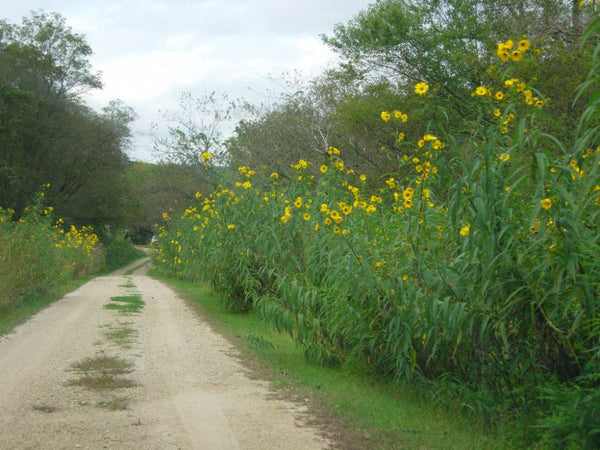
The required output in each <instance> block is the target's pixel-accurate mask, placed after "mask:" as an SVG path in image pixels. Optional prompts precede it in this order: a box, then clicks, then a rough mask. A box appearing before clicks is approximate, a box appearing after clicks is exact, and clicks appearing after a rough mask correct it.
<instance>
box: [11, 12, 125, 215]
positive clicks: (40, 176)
mask: <svg viewBox="0 0 600 450" xmlns="http://www.w3.org/2000/svg"><path fill="white" fill-rule="evenodd" d="M91 53H92V50H91V48H90V47H89V46H88V45H87V43H86V42H85V39H84V37H83V36H81V35H79V34H76V33H73V31H72V30H71V28H70V27H68V26H67V25H66V23H65V20H64V18H63V17H62V16H60V15H58V14H46V13H42V12H39V13H32V15H31V16H30V17H26V18H24V19H23V23H22V24H21V25H13V24H9V23H7V22H5V21H1V20H0V205H2V206H3V207H4V208H11V209H13V210H14V211H15V217H16V218H18V217H20V216H21V215H22V214H23V212H24V208H25V207H26V205H28V204H29V202H30V200H31V198H32V197H33V196H34V195H35V193H36V192H37V191H38V190H39V189H40V188H41V187H42V186H43V185H45V184H46V183H50V184H51V186H52V187H51V188H50V189H48V191H47V197H48V199H49V202H50V204H52V205H54V207H55V208H56V212H57V213H58V214H60V215H61V216H62V217H64V219H65V220H67V221H70V222H73V223H76V224H79V225H82V224H103V223H113V224H118V223H123V222H125V221H126V220H127V219H129V217H128V209H129V208H128V204H127V185H126V183H125V179H124V176H123V174H124V170H125V169H126V167H127V163H128V161H127V157H126V156H125V153H124V150H125V148H126V146H127V143H128V139H129V128H128V125H129V123H130V122H131V121H132V120H133V118H134V113H133V111H132V110H131V109H130V108H128V107H126V106H124V105H123V104H121V103H120V102H118V101H114V102H111V103H110V104H109V105H108V106H107V107H106V108H104V109H103V111H102V112H100V113H98V112H96V111H94V110H92V109H91V108H89V107H87V106H85V105H84V104H83V103H82V101H81V95H82V94H83V93H85V92H87V91H89V90H90V89H98V88H100V87H101V82H100V78H99V75H98V74H95V73H93V72H92V71H91V67H90V63H89V60H88V58H89V56H90V55H91Z"/></svg>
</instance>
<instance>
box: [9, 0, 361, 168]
mask: <svg viewBox="0 0 600 450" xmlns="http://www.w3.org/2000/svg"><path fill="white" fill-rule="evenodd" d="M371 2H372V0H196V1H194V0H122V1H119V0H79V1H72V0H71V1H69V0H0V17H1V18H3V19H6V20H8V21H9V22H11V23H16V24H20V23H21V19H22V17H23V16H28V15H29V14H30V12H31V11H34V10H40V9H41V10H44V11H46V12H57V13H60V14H61V15H62V16H64V17H65V18H66V21H67V24H68V25H69V26H70V27H71V28H72V29H73V31H74V32H76V33H79V34H83V35H85V37H86V40H87V42H88V44H89V45H90V46H91V47H92V49H93V51H94V55H93V56H92V58H91V62H92V65H93V69H94V71H100V72H101V73H102V82H103V84H104V88H103V89H102V91H96V92H94V93H92V94H91V96H90V97H89V98H88V99H87V103H88V104H89V105H90V106H92V107H95V108H99V107H102V106H105V105H106V104H107V103H108V102H109V101H110V100H114V99H120V100H122V101H123V102H124V103H125V104H127V105H129V106H131V107H132V108H134V110H135V111H136V113H137V114H138V115H139V116H140V118H139V119H138V120H137V121H136V122H135V123H134V124H133V129H134V134H135V138H134V146H133V148H132V149H131V151H130V152H129V154H130V157H131V158H132V159H142V160H150V159H152V157H151V149H150V147H151V141H150V139H149V138H148V137H147V135H148V132H149V129H150V124H151V123H153V122H154V123H156V122H160V118H161V116H160V114H159V111H169V110H170V111H173V110H174V109H176V104H177V101H178V99H179V96H180V94H181V93H182V92H191V93H192V94H193V95H195V96H201V95H202V94H203V93H210V92H212V91H216V92H217V94H219V95H220V94H223V93H226V94H227V95H228V96H229V97H230V98H239V97H244V98H247V99H249V100H251V101H252V102H253V103H260V101H261V99H260V93H261V92H266V91H267V90H273V89H276V84H274V83H273V82H272V81H269V79H271V78H274V77H275V78H278V77H280V76H281V75H282V74H283V73H287V72H292V71H295V70H300V71H301V73H302V74H304V75H306V77H307V78H309V77H310V76H312V75H316V74H318V73H320V72H321V71H322V70H323V69H324V68H325V67H326V66H327V65H328V64H331V63H332V61H333V60H334V54H333V53H332V52H331V51H330V50H329V49H328V48H327V47H326V46H325V45H323V44H322V42H321V39H320V35H321V34H331V33H332V31H333V27H334V25H335V24H337V23H347V22H348V21H349V20H350V19H352V18H353V17H354V16H355V15H356V14H358V12H360V11H362V10H365V9H367V7H368V6H369V4H370V3H371Z"/></svg>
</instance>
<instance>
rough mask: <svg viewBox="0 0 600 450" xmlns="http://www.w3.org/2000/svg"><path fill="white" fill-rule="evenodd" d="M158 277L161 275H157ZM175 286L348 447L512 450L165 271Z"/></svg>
mask: <svg viewBox="0 0 600 450" xmlns="http://www.w3.org/2000/svg"><path fill="white" fill-rule="evenodd" d="M151 275H153V276H157V275H156V274H152V273H151ZM159 278H160V279H161V280H162V281H164V282H166V283H168V284H169V285H171V286H172V287H173V288H175V289H176V290H177V291H178V292H179V293H181V295H182V296H183V297H184V298H186V299H187V301H188V303H189V304H190V305H191V306H192V307H193V308H194V309H195V310H196V311H197V312H198V313H200V314H202V316H203V317H204V318H206V319H207V320H208V321H209V323H210V324H211V326H213V328H214V329H215V330H216V331H218V332H219V333H221V334H223V335H224V336H225V337H227V338H229V339H230V340H231V341H232V342H233V343H234V345H235V346H236V347H237V348H239V349H240V351H241V352H242V354H243V355H244V359H245V360H246V362H247V363H248V364H249V365H250V366H251V367H252V368H253V369H254V370H255V371H256V374H257V376H259V377H261V378H267V379H269V380H270V381H272V382H273V384H274V386H276V388H277V394H276V395H279V396H283V397H284V398H288V399H291V400H293V401H296V402H298V403H306V404H307V405H308V406H309V409H310V411H311V413H312V415H314V416H316V418H317V420H318V424H319V425H321V426H325V428H326V433H327V434H329V435H330V436H332V437H333V438H334V439H336V441H337V442H340V443H341V445H342V447H343V448H347V449H364V448H369V449H401V448H427V449H438V448H440V449H441V448H444V449H478V448H486V449H494V448H498V449H505V448H508V447H510V442H509V440H508V439H504V438H503V437H502V436H500V435H499V433H496V434H498V435H493V434H491V433H490V434H486V433H485V432H484V431H483V428H482V427H480V426H478V425H477V424H474V423H473V422H472V421H471V420H470V419H469V418H466V417H464V416H463V415H461V414H460V413H459V412H458V408H456V410H454V409H453V408H449V407H448V406H446V407H441V406H437V405H434V404H432V403H430V402H427V401H425V400H421V399H418V398H417V396H416V395H415V393H414V391H413V390H411V389H410V388H401V387H398V386H395V385H393V384H391V383H385V382H383V381H382V380H380V379H376V378H373V377H372V376H369V375H368V374H366V373H365V371H364V370H360V369H358V370H356V368H354V369H352V368H349V367H347V368H342V369H335V368H330V367H323V366H319V365H317V364H314V363H311V362H308V361H307V360H306V359H305V358H304V355H303V352H302V350H301V349H300V348H299V347H298V346H297V345H296V344H295V343H294V342H293V341H292V339H291V338H290V337H289V336H287V335H285V334H281V333H277V332H276V331H274V330H273V329H271V328H270V327H269V326H268V325H267V324H266V323H264V322H263V321H262V320H261V319H260V318H259V317H258V316H257V315H255V314H254V313H250V314H236V313H230V312H227V311H226V310H225V308H224V307H223V305H222V303H221V302H220V299H219V297H218V295H217V294H215V293H213V292H211V291H210V289H209V288H208V287H205V286H201V285H198V284H193V283H189V282H184V281H181V280H175V279H171V278H164V277H159Z"/></svg>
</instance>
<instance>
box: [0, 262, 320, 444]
mask: <svg viewBox="0 0 600 450" xmlns="http://www.w3.org/2000/svg"><path fill="white" fill-rule="evenodd" d="M137 264H138V265H139V262H138V263H137ZM124 273H125V272H124V271H121V272H115V273H113V274H111V275H109V276H103V277H99V278H96V279H94V280H91V281H90V282H88V283H87V284H85V285H84V286H82V287H80V288H79V289H77V290H76V291H75V292H72V293H70V294H68V295H67V296H65V297H64V298H63V299H62V300H60V301H58V302H56V303H54V304H53V305H52V306H51V307H49V308H47V309H45V310H43V311H42V312H40V313H39V314H38V315H36V316H35V317H34V318H32V319H31V320H30V321H29V322H27V323H26V324H24V325H22V326H20V327H19V328H17V330H16V331H15V332H14V333H12V334H10V335H7V336H4V337H2V338H0V449H74V448H81V449H102V448H109V449H161V450H163V449H260V450H265V449H286V450H288V449H318V448H327V447H328V443H327V442H326V440H325V439H324V438H322V437H321V436H320V435H319V432H318V430H316V429H314V428H310V427H308V426H305V425H303V423H304V419H303V414H302V413H303V411H302V410H301V409H299V408H298V407H296V406H295V405H293V404H291V403H288V402H284V401H281V400H276V399H273V398H272V396H270V395H269V386H268V384H267V383H266V382H260V381H256V380H251V379H250V378H249V377H248V375H247V372H246V370H245V369H244V367H243V366H242V365H241V363H240V362H239V360H238V359H237V358H236V356H235V350H234V349H233V347H232V346H231V345H230V344H229V343H228V342H227V341H226V340H225V339H224V338H222V337H221V336H219V335H217V334H215V333H214V332H213V331H212V330H211V329H210V328H209V326H208V325H207V324H206V323H203V322H202V320H201V319H200V318H198V317H197V315H195V314H194V313H193V312H192V311H190V310H189V309H188V308H187V306H186V305H185V304H184V302H183V301H182V300H181V299H179V298H178V297H177V295H176V294H175V293H174V292H173V291H172V290H170V289H169V288H168V287H166V286H165V285H164V284H162V283H160V282H158V281H156V280H154V279H152V278H149V277H147V276H146V275H145V268H144V267H142V268H140V269H139V270H136V271H135V272H134V273H133V274H131V275H125V274H124ZM140 296H141V299H142V300H143V302H144V304H143V305H141V304H139V303H138V305H137V306H140V308H141V309H139V312H127V310H126V307H127V306H128V305H133V306H134V307H135V305H134V304H133V303H131V302H132V299H136V298H137V299H139V297H140ZM115 297H119V298H120V301H116V300H115ZM111 298H113V300H111ZM107 304H111V305H113V306H115V308H114V309H108V308H106V305H107Z"/></svg>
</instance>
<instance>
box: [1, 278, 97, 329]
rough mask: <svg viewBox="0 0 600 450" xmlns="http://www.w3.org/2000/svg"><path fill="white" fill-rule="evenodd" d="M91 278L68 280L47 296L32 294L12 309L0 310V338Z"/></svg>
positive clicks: (12, 306)
mask: <svg viewBox="0 0 600 450" xmlns="http://www.w3.org/2000/svg"><path fill="white" fill-rule="evenodd" d="M91 278H93V276H87V277H82V278H75V279H71V280H68V281H67V282H65V283H64V284H62V285H61V286H56V287H55V288H53V289H52V290H50V291H49V292H48V293H46V294H43V295H40V294H31V295H28V296H27V297H25V298H22V299H21V300H20V301H19V302H17V303H16V304H13V305H11V306H10V307H7V308H3V309H0V336H2V335H4V334H7V333H10V332H11V331H12V330H13V329H14V328H15V327H16V326H17V325H20V324H22V323H23V322H26V321H27V320H28V319H29V318H30V317H32V316H33V315H35V314H36V313H38V312H39V311H41V310H42V309H43V308H45V307H47V306H49V305H50V304H51V303H53V302H55V301H56V300H58V299H60V298H62V297H63V296H64V295H65V294H67V293H69V292H72V291H74V290H75V289H77V288H78V287H80V286H82V285H83V284H85V283H86V282H87V281H89V280H90V279H91Z"/></svg>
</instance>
